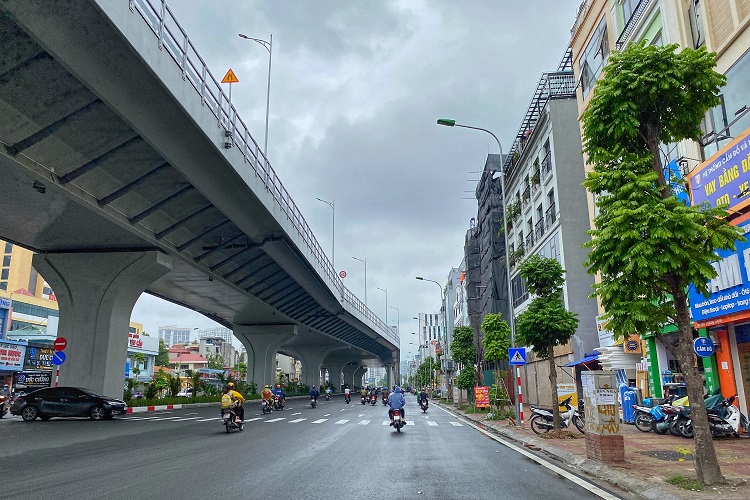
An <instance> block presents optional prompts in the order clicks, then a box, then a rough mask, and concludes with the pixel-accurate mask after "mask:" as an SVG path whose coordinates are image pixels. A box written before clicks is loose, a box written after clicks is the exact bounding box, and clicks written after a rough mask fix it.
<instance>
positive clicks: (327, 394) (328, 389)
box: [326, 386, 331, 398]
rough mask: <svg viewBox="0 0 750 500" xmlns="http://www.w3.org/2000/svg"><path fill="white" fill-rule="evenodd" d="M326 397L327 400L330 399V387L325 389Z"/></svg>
mask: <svg viewBox="0 0 750 500" xmlns="http://www.w3.org/2000/svg"><path fill="white" fill-rule="evenodd" d="M326 397H327V398H330V397H331V387H330V386H329V387H326Z"/></svg>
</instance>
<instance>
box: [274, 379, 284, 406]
mask: <svg viewBox="0 0 750 500" xmlns="http://www.w3.org/2000/svg"><path fill="white" fill-rule="evenodd" d="M273 393H274V394H275V395H277V396H278V397H279V399H280V400H281V407H282V408H283V407H284V405H286V393H285V392H284V389H282V388H281V384H276V389H274V391H273Z"/></svg>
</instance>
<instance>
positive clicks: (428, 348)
mask: <svg viewBox="0 0 750 500" xmlns="http://www.w3.org/2000/svg"><path fill="white" fill-rule="evenodd" d="M418 317H419V332H418V334H417V335H418V336H419V354H418V355H419V359H420V363H423V362H424V361H425V360H426V359H427V358H429V357H433V358H434V357H435V345H436V344H437V343H438V341H439V340H440V339H441V338H442V331H443V327H442V322H441V318H440V314H427V313H419V315H418Z"/></svg>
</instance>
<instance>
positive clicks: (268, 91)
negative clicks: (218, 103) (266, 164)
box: [237, 33, 273, 159]
mask: <svg viewBox="0 0 750 500" xmlns="http://www.w3.org/2000/svg"><path fill="white" fill-rule="evenodd" d="M237 36H239V37H240V38H244V39H245V40H251V41H253V42H256V43H259V44H261V45H262V46H263V47H264V48H265V49H266V50H267V51H268V85H267V86H266V137H265V139H264V141H263V154H264V155H266V159H268V109H269V105H270V103H271V55H272V52H273V35H271V37H270V39H269V41H268V42H267V41H265V40H262V39H260V38H253V37H250V36H247V35H243V34H242V33H237Z"/></svg>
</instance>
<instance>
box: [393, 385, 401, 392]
mask: <svg viewBox="0 0 750 500" xmlns="http://www.w3.org/2000/svg"><path fill="white" fill-rule="evenodd" d="M393 392H401V388H400V387H399V386H396V387H394V388H393Z"/></svg>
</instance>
